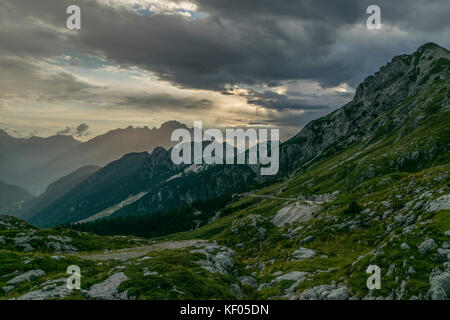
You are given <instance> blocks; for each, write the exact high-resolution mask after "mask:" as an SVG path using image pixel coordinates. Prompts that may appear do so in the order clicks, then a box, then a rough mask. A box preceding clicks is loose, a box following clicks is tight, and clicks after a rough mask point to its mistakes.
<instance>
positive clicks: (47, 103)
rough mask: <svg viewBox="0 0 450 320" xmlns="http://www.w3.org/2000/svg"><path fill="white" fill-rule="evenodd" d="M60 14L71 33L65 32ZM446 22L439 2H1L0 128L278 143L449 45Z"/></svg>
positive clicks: (20, 133) (445, 8)
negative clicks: (424, 48) (189, 130)
mask: <svg viewBox="0 0 450 320" xmlns="http://www.w3.org/2000/svg"><path fill="white" fill-rule="evenodd" d="M73 4H76V5H78V6H79V7H80V8H81V30H69V29H68V28H67V27H66V20H67V18H68V17H69V15H68V14H67V13H66V9H67V7H68V6H69V5H73ZM372 4H376V5H378V6H379V7H380V9H381V23H382V28H381V29H379V30H377V29H375V30H370V29H368V28H367V26H366V20H367V18H368V17H369V14H367V13H366V9H367V7H368V6H369V5H372ZM449 12H450V1H448V0H442V1H441V0H436V1H433V0H396V1H386V0H383V1H381V0H380V1H372V0H371V1H365V0H341V1H336V0H315V1H312V0H296V1H294V0H283V1H273V0H257V1H255V0H253V1H250V0H226V1H224V0H167V1H163V0H68V1H66V0H2V1H1V2H0V43H1V46H0V129H3V130H5V131H6V132H8V133H9V134H11V135H13V136H17V137H28V136H31V135H37V136H43V137H45V136H50V135H54V134H72V135H73V136H75V137H77V139H80V140H87V139H90V138H92V137H94V136H96V135H98V134H102V133H104V132H106V131H108V130H111V129H115V128H125V127H128V126H129V125H132V126H136V127H142V126H148V127H153V126H156V127H159V126H160V125H161V124H162V123H163V122H165V121H168V120H178V121H181V122H183V123H185V124H187V125H188V126H192V125H193V122H194V121H195V120H201V121H203V124H204V127H209V128H235V127H242V128H248V127H256V128H279V129H280V136H281V138H282V139H286V138H288V137H290V136H292V135H294V134H295V133H297V132H298V131H299V130H300V129H301V128H302V127H303V126H304V125H306V124H307V123H308V122H309V121H311V120H313V119H316V118H318V117H320V116H323V115H326V114H328V113H330V112H331V111H333V110H335V109H336V108H339V107H341V106H342V105H344V104H345V103H347V102H349V101H350V100H351V99H352V97H353V95H354V92H355V89H356V87H357V85H358V84H359V83H360V82H361V81H362V80H364V78H365V77H367V76H369V75H370V74H372V73H374V72H376V71H377V70H378V69H379V68H380V67H381V66H382V65H385V64H386V63H388V62H389V61H390V60H391V59H392V58H393V57H394V56H395V55H399V54H404V53H412V52H414V51H415V50H416V49H417V48H418V47H419V46H420V45H422V44H424V43H426V42H435V43H437V44H439V45H441V46H443V47H446V48H449V47H450V19H448V14H449Z"/></svg>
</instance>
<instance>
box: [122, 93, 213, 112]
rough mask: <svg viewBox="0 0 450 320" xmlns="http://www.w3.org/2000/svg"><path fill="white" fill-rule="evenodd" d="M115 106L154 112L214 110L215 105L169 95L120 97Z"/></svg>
mask: <svg viewBox="0 0 450 320" xmlns="http://www.w3.org/2000/svg"><path fill="white" fill-rule="evenodd" d="M115 105H116V106H118V107H123V106H128V107H136V108H140V109H147V108H148V109H152V110H157V109H160V110H164V109H170V110H174V109H180V110H183V109H191V110H202V109H210V108H212V107H213V105H214V103H213V102H212V101H210V100H208V99H198V98H191V97H174V96H172V95H169V94H135V95H133V96H123V97H118V98H117V100H116V102H115Z"/></svg>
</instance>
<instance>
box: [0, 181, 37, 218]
mask: <svg viewBox="0 0 450 320" xmlns="http://www.w3.org/2000/svg"><path fill="white" fill-rule="evenodd" d="M32 198H33V195H31V194H30V193H29V192H28V191H26V190H24V189H22V188H20V187H18V186H13V185H10V184H7V183H4V182H2V181H0V212H3V213H8V212H11V211H13V210H16V209H18V208H20V206H21V205H22V203H23V202H25V201H27V200H30V199H32Z"/></svg>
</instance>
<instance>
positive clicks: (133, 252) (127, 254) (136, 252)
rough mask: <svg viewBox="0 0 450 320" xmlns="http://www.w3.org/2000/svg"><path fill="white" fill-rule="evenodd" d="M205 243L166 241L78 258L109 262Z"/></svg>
mask: <svg viewBox="0 0 450 320" xmlns="http://www.w3.org/2000/svg"><path fill="white" fill-rule="evenodd" d="M200 242H205V240H184V241H167V242H161V243H156V244H153V245H149V246H142V247H136V248H126V249H120V250H114V251H109V252H105V253H97V254H88V255H79V257H80V258H83V259H87V260H111V259H119V260H126V259H133V258H136V257H140V256H143V255H145V254H146V253H148V252H150V251H160V250H167V249H182V248H187V247H191V246H193V245H195V244H197V243H200Z"/></svg>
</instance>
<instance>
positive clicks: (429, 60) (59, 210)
mask: <svg viewBox="0 0 450 320" xmlns="http://www.w3.org/2000/svg"><path fill="white" fill-rule="evenodd" d="M449 58H450V54H449V52H448V50H446V49H444V48H441V47H439V46H437V45H435V44H431V43H430V44H426V45H424V46H422V47H420V48H419V49H418V50H417V51H416V52H415V53H414V54H412V55H402V56H398V57H395V58H394V59H393V60H392V61H391V62H390V63H389V64H387V65H386V66H384V67H382V68H381V69H380V70H379V71H378V72H377V73H375V75H373V76H370V77H368V78H366V79H365V80H364V82H363V83H362V84H360V85H359V86H358V88H357V90H356V94H355V97H354V99H353V100H352V101H351V102H350V103H348V104H347V105H345V106H343V107H342V108H340V109H338V110H336V111H335V112H333V113H331V114H329V115H328V116H325V117H322V118H320V119H317V120H314V121H312V122H311V123H309V124H308V125H307V126H305V127H304V128H303V129H302V130H301V131H300V132H299V133H298V134H297V135H296V136H295V137H293V138H292V139H290V140H288V141H286V142H285V143H283V144H282V145H281V147H280V173H279V177H282V176H285V175H288V176H291V175H293V174H295V173H296V172H297V171H301V170H305V168H310V167H311V166H313V165H314V163H318V162H319V161H324V160H325V159H328V158H330V157H332V156H334V155H336V154H339V153H340V152H343V151H348V150H350V149H351V148H356V149H355V150H354V157H355V158H356V159H359V160H358V161H356V162H352V163H351V165H350V164H348V165H347V166H346V165H345V164H343V163H334V164H330V166H332V167H334V168H335V170H334V171H333V170H331V171H330V175H332V174H335V175H339V177H340V179H339V180H338V181H339V183H340V184H343V185H342V187H345V188H352V187H354V186H356V185H358V184H361V183H362V182H364V181H366V180H368V179H370V178H373V177H375V176H378V175H382V174H387V173H391V172H399V171H402V170H403V171H404V170H409V171H414V170H420V169H423V168H426V167H429V166H430V165H434V164H438V163H444V162H445V161H447V160H448V158H449V154H448V153H449V149H448V147H449V141H448V137H449V136H450V134H449V131H448V130H449V129H448V122H447V123H446V122H445V116H446V115H448V109H449V81H448V80H449ZM386 144H388V146H390V148H391V150H389V149H387V150H385V149H382V150H383V153H382V154H381V155H383V156H384V157H385V158H383V160H382V161H381V162H380V163H379V164H377V165H374V164H373V161H372V160H371V159H374V158H376V157H379V156H380V155H378V154H377V153H376V152H377V150H376V148H377V146H378V145H379V146H381V145H383V146H384V145H386ZM372 149H373V150H372ZM380 150H381V149H380ZM363 151H364V152H366V151H367V152H368V153H370V155H367V156H366V157H365V158H362V156H360V154H361V153H362V152H363ZM369 151H370V152H369ZM367 152H366V153H367ZM380 152H381V151H380ZM140 157H141V158H144V159H147V160H143V159H141V162H142V163H146V162H147V161H149V160H150V159H152V161H153V162H155V160H156V158H158V159H164V163H165V164H164V165H163V166H162V167H159V166H151V167H150V168H151V169H152V170H160V169H162V171H161V172H159V175H158V174H157V173H156V172H153V171H152V172H151V173H152V174H151V176H152V177H154V176H157V177H158V179H153V180H152V182H151V183H150V182H149V179H147V175H148V166H147V167H146V168H145V169H143V168H142V163H141V164H139V161H137V162H138V165H135V164H134V163H135V162H136V160H133V161H130V162H128V160H131V159H134V158H138V159H139V156H137V155H128V156H127V157H124V158H123V159H121V160H119V161H117V162H114V163H112V164H111V165H110V166H107V167H108V170H106V168H107V167H105V168H104V169H105V170H100V171H99V172H97V173H96V174H95V175H93V176H92V177H91V178H94V177H96V176H97V175H99V174H101V173H104V174H106V172H107V175H108V177H109V179H108V182H109V183H108V182H106V181H103V180H101V179H99V178H95V179H88V180H87V181H85V183H84V184H82V185H80V186H79V188H77V191H76V192H70V193H69V194H68V195H67V196H66V197H65V198H64V199H61V201H60V202H58V203H55V204H54V205H52V206H51V207H48V208H46V209H45V211H46V214H45V215H46V218H45V219H44V218H42V219H41V217H44V213H42V215H39V216H36V219H35V220H32V222H33V223H36V224H37V225H40V226H51V225H56V224H61V223H67V222H74V221H79V220H83V219H86V218H89V217H91V216H93V215H97V214H98V215H97V217H104V216H108V217H110V218H114V217H120V216H126V215H136V214H151V213H154V212H157V211H166V210H169V209H172V208H175V207H177V206H182V205H186V204H189V203H193V202H194V201H204V200H208V199H214V198H217V197H219V196H222V195H225V194H230V193H237V192H241V191H244V190H246V189H249V188H251V187H254V186H255V185H257V184H259V183H262V182H270V180H271V179H274V178H277V177H263V176H260V175H259V170H258V168H256V167H255V166H248V165H234V166H232V165H192V166H189V167H185V168H180V167H176V166H175V167H173V166H172V167H171V166H170V159H169V156H168V152H166V151H165V150H164V151H161V152H159V153H158V156H157V157H155V155H153V154H152V155H150V156H149V155H141V156H140ZM358 157H361V158H358ZM114 166H116V167H117V168H114ZM129 166H133V168H134V169H135V170H136V171H132V172H131V174H130V172H129V170H131V169H130V168H129ZM343 170H344V171H343ZM136 177H139V178H140V179H137V178H136ZM88 181H90V183H91V184H88ZM327 181H328V182H329V183H332V181H335V176H330V177H328V178H327V179H326V180H325V181H323V183H326V182H327ZM330 187H331V186H330ZM91 188H92V189H91ZM91 190H95V191H97V190H99V191H98V192H95V193H93V192H91ZM100 190H101V191H100ZM74 191H75V190H74ZM130 197H131V198H130ZM133 197H134V198H133ZM105 210H106V211H105ZM99 213H101V214H99Z"/></svg>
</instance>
